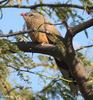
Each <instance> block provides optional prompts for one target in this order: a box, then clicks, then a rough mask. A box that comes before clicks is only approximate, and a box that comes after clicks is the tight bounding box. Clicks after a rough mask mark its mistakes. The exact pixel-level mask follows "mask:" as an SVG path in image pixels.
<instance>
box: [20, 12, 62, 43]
mask: <svg viewBox="0 0 93 100" xmlns="http://www.w3.org/2000/svg"><path fill="white" fill-rule="evenodd" d="M21 15H22V16H23V18H24V20H25V22H26V25H27V29H28V30H30V29H32V30H34V32H29V36H30V38H31V40H32V41H33V42H38V43H43V44H44V43H46V44H51V43H52V44H53V43H54V42H55V40H54V38H53V35H54V34H56V35H59V36H60V33H59V31H58V30H57V29H56V27H55V26H54V25H53V24H52V23H50V22H49V21H48V20H47V18H45V17H44V15H42V14H40V13H38V12H30V13H21ZM39 31H44V32H45V33H44V32H39ZM47 33H49V34H50V35H49V34H47ZM51 35H52V36H51Z"/></svg>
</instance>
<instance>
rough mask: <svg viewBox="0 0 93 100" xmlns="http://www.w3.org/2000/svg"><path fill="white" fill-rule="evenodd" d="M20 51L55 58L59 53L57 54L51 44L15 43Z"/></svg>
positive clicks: (55, 48)
mask: <svg viewBox="0 0 93 100" xmlns="http://www.w3.org/2000/svg"><path fill="white" fill-rule="evenodd" d="M15 44H16V45H17V46H18V48H19V49H20V50H21V51H24V52H30V53H31V52H32V53H42V54H47V55H51V56H53V57H55V58H57V57H60V54H59V52H57V51H58V50H57V47H56V46H54V45H52V44H44V45H42V44H38V43H33V42H17V43H15Z"/></svg>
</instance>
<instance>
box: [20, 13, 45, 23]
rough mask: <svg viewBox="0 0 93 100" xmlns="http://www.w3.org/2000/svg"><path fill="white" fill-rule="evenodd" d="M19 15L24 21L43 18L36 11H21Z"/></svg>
mask: <svg viewBox="0 0 93 100" xmlns="http://www.w3.org/2000/svg"><path fill="white" fill-rule="evenodd" d="M21 16H23V18H24V19H25V21H26V23H28V22H30V21H31V22H32V21H33V20H36V21H40V20H43V19H44V16H43V15H42V14H40V13H38V12H30V13H21Z"/></svg>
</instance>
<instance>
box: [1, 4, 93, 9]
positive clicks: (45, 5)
mask: <svg viewBox="0 0 93 100" xmlns="http://www.w3.org/2000/svg"><path fill="white" fill-rule="evenodd" d="M38 7H50V8H55V7H69V8H77V9H81V10H84V9H85V8H84V7H83V6H80V5H76V4H59V3H58V4H36V5H30V6H26V5H21V6H19V5H6V6H2V5H1V6H0V8H25V9H35V8H38ZM87 8H88V9H89V10H91V9H93V6H91V7H87Z"/></svg>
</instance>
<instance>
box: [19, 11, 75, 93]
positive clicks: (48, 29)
mask: <svg viewBox="0 0 93 100" xmlns="http://www.w3.org/2000/svg"><path fill="white" fill-rule="evenodd" d="M21 16H23V18H24V20H25V23H26V26H27V29H28V30H34V31H33V32H29V33H28V34H29V36H30V38H31V40H32V42H38V43H41V44H45V43H46V44H55V43H56V39H55V38H54V35H58V36H61V35H60V32H59V31H58V30H57V28H56V27H55V26H54V25H53V24H52V23H51V22H49V21H48V19H47V18H46V17H45V16H44V15H42V14H40V13H39V12H29V13H21ZM43 31H44V32H45V33H44V32H43ZM47 33H49V34H47ZM54 59H55V62H56V64H57V66H58V68H59V69H60V70H61V73H62V74H63V76H64V77H65V78H66V79H71V76H70V75H69V74H70V73H69V71H68V72H67V69H69V68H68V66H67V64H66V63H65V62H64V61H63V60H62V61H59V60H58V59H56V58H54ZM72 79H73V78H72ZM70 88H71V90H72V91H73V90H75V89H76V85H75V84H73V83H72V84H70ZM75 92H77V90H76V91H75Z"/></svg>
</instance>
